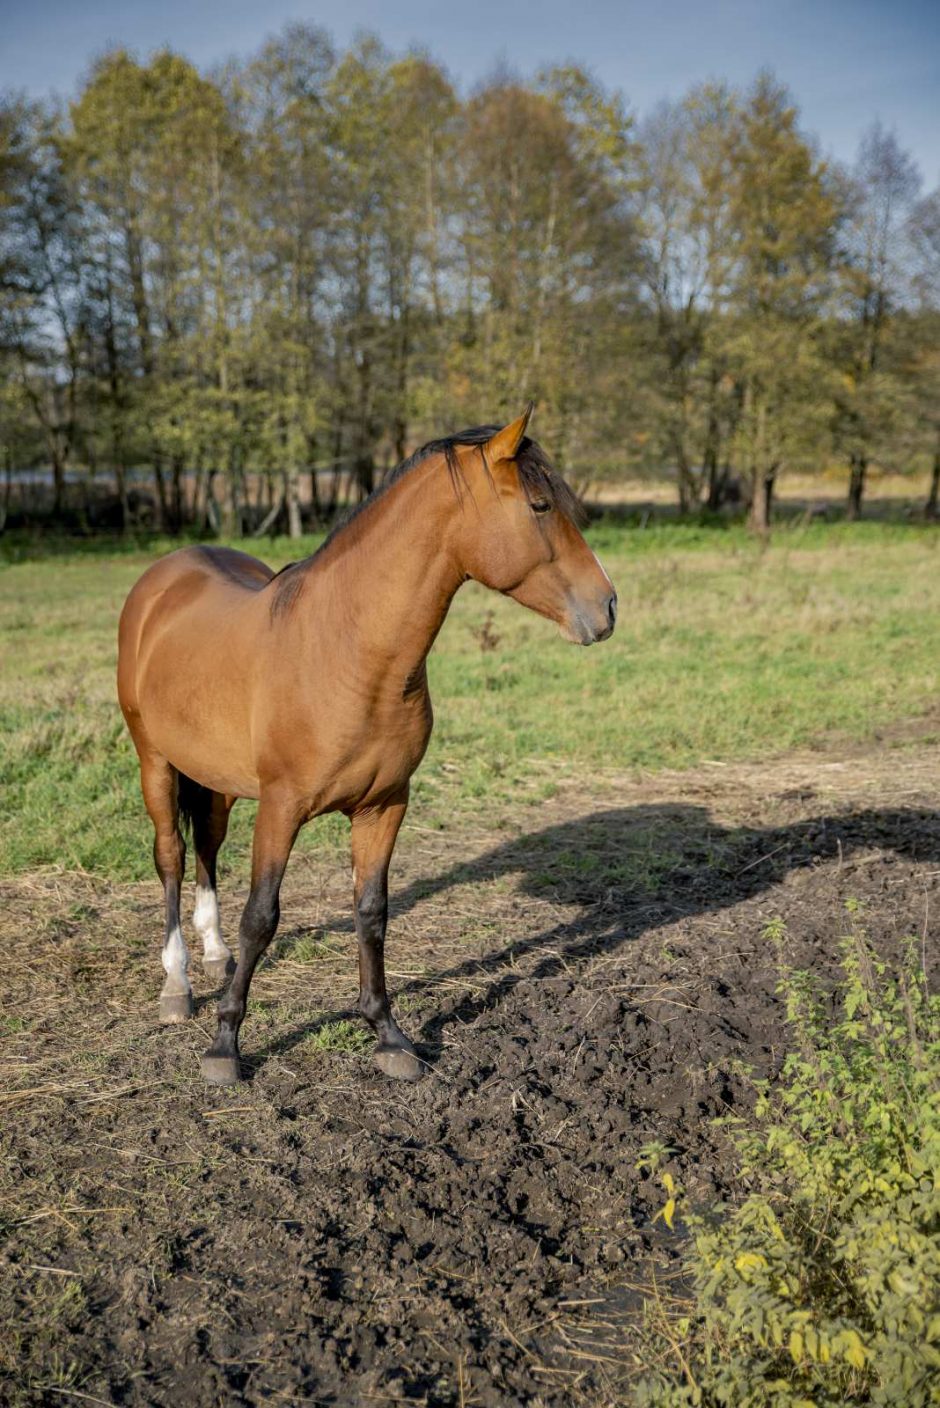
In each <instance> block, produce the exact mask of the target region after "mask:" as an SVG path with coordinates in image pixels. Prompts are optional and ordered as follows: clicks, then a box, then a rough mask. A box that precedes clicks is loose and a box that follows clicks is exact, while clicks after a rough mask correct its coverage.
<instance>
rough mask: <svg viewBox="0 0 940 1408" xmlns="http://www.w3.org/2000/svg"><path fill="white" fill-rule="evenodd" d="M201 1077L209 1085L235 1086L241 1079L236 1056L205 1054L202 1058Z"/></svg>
mask: <svg viewBox="0 0 940 1408" xmlns="http://www.w3.org/2000/svg"><path fill="white" fill-rule="evenodd" d="M202 1075H203V1079H204V1080H207V1081H208V1082H209V1084H210V1085H237V1084H238V1082H239V1080H240V1079H241V1072H240V1071H239V1069H238V1057H237V1056H213V1055H212V1054H211V1053H210V1052H208V1051H207V1052H206V1054H205V1056H203V1058H202Z"/></svg>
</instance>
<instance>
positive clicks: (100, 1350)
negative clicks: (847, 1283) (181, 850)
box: [0, 750, 940, 1408]
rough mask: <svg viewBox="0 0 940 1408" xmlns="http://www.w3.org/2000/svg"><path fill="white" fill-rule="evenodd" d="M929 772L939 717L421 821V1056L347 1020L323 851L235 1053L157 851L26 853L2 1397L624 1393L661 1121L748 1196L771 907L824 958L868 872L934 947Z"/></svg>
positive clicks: (343, 904)
mask: <svg viewBox="0 0 940 1408" xmlns="http://www.w3.org/2000/svg"><path fill="white" fill-rule="evenodd" d="M938 781H940V751H938V750H932V751H931V750H921V751H920V752H919V753H918V754H917V755H916V756H913V755H908V754H905V753H896V754H888V753H886V754H884V755H881V756H880V757H876V758H875V759H867V760H859V759H852V760H848V761H845V760H844V761H842V762H833V761H832V760H824V759H813V758H806V759H803V760H796V761H792V760H791V761H789V762H786V763H780V764H777V765H774V766H772V767H768V768H762V769H761V768H752V769H746V768H719V767H717V766H716V767H714V768H706V769H703V770H701V771H700V772H697V773H696V774H694V775H689V774H686V775H679V774H675V775H667V776H659V777H657V778H655V779H653V780H642V779H641V780H638V781H630V780H624V779H617V778H613V777H609V778H606V779H603V780H601V781H597V780H595V781H594V782H593V783H592V786H591V796H590V801H589V803H587V804H586V802H585V790H584V784H583V782H582V784H581V785H580V787H579V786H577V785H575V784H574V783H572V784H571V785H569V786H567V787H565V788H564V789H563V791H562V792H561V793H560V795H559V796H558V797H556V798H555V799H554V800H553V801H552V802H551V803H548V804H545V805H544V806H542V807H539V808H532V807H530V808H527V809H525V810H524V811H523V812H521V813H520V814H519V815H517V816H515V817H513V818H511V824H510V825H508V826H504V827H503V828H502V829H501V830H500V831H499V832H495V833H493V834H488V835H480V834H477V835H475V836H470V835H468V834H466V833H461V832H460V831H459V830H455V831H454V832H452V833H448V834H441V833H428V832H426V831H424V830H423V829H421V827H420V824H418V825H417V826H415V827H414V828H413V829H412V830H410V831H408V832H406V833H405V834H404V837H403V841H402V844H401V848H400V856H399V861H400V864H399V866H398V873H397V882H396V884H395V886H394V898H393V919H392V925H391V930H390V944H389V952H390V967H391V968H392V970H393V973H394V978H393V984H394V987H395V988H396V990H397V993H398V1005H399V1009H400V1010H401V1012H402V1014H403V1024H404V1025H405V1026H406V1027H407V1028H408V1029H409V1030H410V1032H411V1033H412V1035H413V1036H414V1037H415V1038H416V1039H417V1041H418V1042H419V1044H420V1046H421V1049H422V1051H423V1054H424V1055H425V1056H426V1058H427V1060H428V1062H429V1066H430V1073H429V1075H428V1077H427V1079H426V1080H425V1081H423V1082H422V1083H420V1084H419V1085H417V1086H414V1087H401V1086H396V1085H393V1084H390V1083H389V1082H387V1081H386V1080H385V1079H384V1078H383V1077H381V1076H380V1075H378V1074H377V1073H376V1072H374V1070H373V1068H372V1066H371V1064H370V1062H369V1058H368V1054H367V1053H366V1054H363V1053H362V1052H361V1051H358V1050H356V1049H355V1047H356V1043H355V1041H354V1040H350V1041H349V1042H348V1048H349V1049H342V1048H343V1045H344V1037H343V1034H344V1033H345V1032H346V1031H347V1028H345V1027H343V1026H341V1025H340V1024H341V1023H342V1022H343V1021H344V1020H345V1018H346V1017H348V1015H349V1007H350V1005H351V1002H352V1000H353V998H354V995H355V954H354V944H353V941H352V936H351V926H350V921H349V911H348V898H347V888H348V885H347V878H346V875H345V873H344V871H343V870H342V869H340V868H339V866H338V865H337V864H336V863H335V861H333V860H327V861H323V862H318V861H317V860H316V859H315V858H314V859H310V858H303V859H302V861H301V863H300V864H299V865H298V866H297V867H295V870H294V872H293V873H292V876H291V878H290V880H289V882H288V885H287V887H286V891H285V897H284V898H285V904H284V910H285V915H284V921H283V927H282V935H281V937H280V938H279V939H278V941H277V943H276V945H275V946H274V948H273V949H272V952H271V955H270V957H269V959H268V960H267V962H266V964H265V966H264V967H263V968H262V969H261V970H260V971H259V974H258V977H257V979H256V983H255V986H254V988H253V994H252V997H253V1005H252V1011H251V1014H250V1017H249V1021H248V1023H247V1024H246V1028H245V1033H244V1036H245V1042H244V1045H245V1051H246V1055H247V1057H248V1059H249V1062H250V1065H251V1079H250V1080H249V1081H247V1082H245V1083H244V1084H243V1085H242V1086H240V1087H238V1088H237V1089H235V1090H233V1091H218V1090H211V1089H209V1088H207V1087H205V1086H204V1085H203V1084H202V1082H201V1081H200V1079H199V1076H198V1059H197V1058H198V1053H199V1051H200V1050H201V1049H202V1047H203V1046H204V1045H205V1044H206V1042H207V1040H208V1037H209V1034H210V1030H211V1026H212V1010H213V999H212V997H211V995H210V994H209V993H208V991H205V990H204V1000H203V1001H202V1003H201V1004H200V1010H199V1013H198V1016H197V1021H196V1022H195V1023H194V1024H189V1025H188V1026H186V1027H183V1028H179V1029H164V1028H161V1027H159V1025H158V1024H157V1022H156V1020H155V1016H156V993H157V989H158V984H159V962H158V952H157V950H158V942H159V940H158V935H159V931H160V922H159V905H158V898H157V895H156V893H155V890H156V886H153V887H139V888H137V887H114V886H110V885H107V884H105V883H103V882H97V881H95V880H94V879H92V878H90V877H87V876H84V877H83V876H56V875H50V874H46V875H41V876H35V877H32V878H31V879H30V880H28V881H17V882H13V883H10V884H8V885H7V886H6V887H5V891H4V896H3V900H4V903H3V912H2V920H0V924H2V930H3V934H2V938H3V946H4V953H5V955H6V959H7V961H6V964H5V967H4V971H3V975H2V981H3V983H4V985H5V988H6V991H5V992H4V994H3V1009H2V1011H3V1018H2V1020H3V1024H4V1040H3V1072H4V1080H3V1085H2V1089H0V1107H3V1108H2V1115H3V1137H2V1146H3V1171H2V1175H0V1177H2V1183H0V1195H2V1200H0V1224H2V1246H0V1326H2V1327H3V1328H2V1329H0V1383H2V1384H3V1387H2V1388H0V1397H2V1398H4V1400H5V1401H8V1402H11V1403H16V1404H23V1405H26V1404H39V1403H42V1404H46V1403H50V1404H51V1403H62V1402H65V1401H67V1400H68V1399H69V1398H73V1399H74V1401H89V1400H90V1401H92V1402H104V1403H114V1404H127V1405H134V1408H137V1405H141V1408H142V1405H145V1404H146V1405H153V1404H167V1405H170V1404H172V1405H179V1404H181V1403H185V1404H187V1405H190V1404H192V1405H206V1408H208V1405H210V1404H213V1405H214V1404H217V1403H219V1402H224V1403H226V1404H252V1405H254V1404H261V1403H264V1402H269V1401H278V1402H283V1401H293V1400H298V1401H299V1400H302V1401H306V1402H311V1403H324V1404H337V1405H339V1404H342V1405H358V1404H363V1405H365V1404H374V1403H383V1402H386V1403H394V1402H401V1403H423V1404H428V1405H442V1406H443V1405H450V1404H454V1405H470V1404H474V1405H479V1406H480V1408H487V1406H488V1405H493V1408H496V1405H500V1406H501V1408H502V1405H506V1404H531V1405H543V1406H547V1405H552V1404H558V1405H560V1404H572V1403H573V1404H579V1403H583V1404H597V1405H600V1404H608V1403H610V1404H612V1403H614V1402H615V1401H617V1396H618V1394H619V1393H621V1392H622V1389H623V1385H624V1383H625V1381H626V1380H627V1379H628V1378H629V1377H630V1375H631V1374H632V1372H633V1371H634V1369H635V1367H636V1366H635V1363H634V1360H633V1351H632V1348H631V1324H632V1318H631V1311H632V1307H633V1305H634V1303H635V1299H636V1287H637V1286H638V1285H639V1284H642V1283H644V1282H645V1281H646V1279H647V1277H648V1271H649V1267H650V1265H651V1263H654V1262H655V1263H656V1264H657V1265H658V1266H659V1268H660V1273H662V1269H663V1268H664V1267H665V1269H666V1271H667V1273H668V1266H669V1263H670V1260H671V1259H674V1257H675V1252H676V1247H677V1242H678V1237H679V1236H680V1235H681V1233H678V1232H677V1233H670V1232H669V1231H668V1229H666V1228H665V1227H664V1225H663V1223H662V1221H661V1220H660V1221H656V1222H654V1220H653V1219H654V1217H655V1214H656V1212H657V1210H658V1208H659V1206H660V1203H661V1202H662V1192H661V1188H660V1186H659V1185H658V1183H657V1182H656V1181H655V1179H651V1178H650V1177H649V1176H648V1173H647V1172H646V1171H645V1170H643V1169H642V1168H638V1167H637V1164H638V1162H641V1156H642V1151H643V1150H644V1149H645V1148H646V1147H647V1146H648V1145H649V1144H651V1143H653V1142H657V1143H658V1144H660V1145H667V1146H669V1147H670V1148H671V1149H672V1150H673V1151H674V1153H673V1154H672V1155H671V1162H670V1164H669V1167H670V1168H672V1169H673V1170H674V1172H675V1173H676V1174H677V1175H678V1176H679V1177H680V1178H681V1180H682V1182H683V1184H684V1185H685V1187H686V1188H687V1189H689V1191H690V1194H691V1196H693V1197H695V1198H697V1199H699V1200H702V1201H710V1200H713V1199H715V1198H717V1197H721V1198H725V1197H733V1196H734V1194H735V1191H736V1190H735V1186H734V1173H733V1164H732V1161H731V1160H730V1157H729V1151H728V1149H727V1146H726V1144H725V1143H724V1139H723V1136H722V1134H721V1132H720V1129H718V1128H716V1127H715V1125H714V1124H713V1120H714V1117H715V1116H718V1115H720V1114H722V1113H727V1112H729V1111H738V1112H740V1111H743V1110H746V1109H747V1108H748V1106H749V1103H750V1100H751V1085H750V1079H749V1077H748V1075H747V1073H746V1069H745V1068H750V1069H751V1070H752V1071H754V1072H756V1073H757V1074H761V1075H764V1074H772V1073H773V1072H774V1070H775V1069H776V1068H777V1067H778V1066H779V1063H780V1060H781V1059H782V1055H783V1050H784V1047H783V1042H784V1030H783V1025H782V1021H781V1015H782V1014H781V1007H780V1002H779V1000H778V997H777V994H776V982H777V968H776V954H775V950H774V946H773V945H772V944H770V943H769V942H768V941H767V940H766V939H765V938H764V930H765V927H766V925H767V923H768V921H769V920H770V919H771V918H773V917H777V916H779V917H780V918H782V919H783V921H784V923H785V926H786V933H787V938H786V941H785V949H786V957H787V959H788V961H790V962H791V963H794V964H796V965H798V966H806V967H812V968H813V969H815V970H816V971H818V972H822V973H828V972H831V971H832V970H833V969H834V967H835V963H836V961H837V958H838V942H839V938H840V936H841V935H842V934H844V932H845V931H846V927H847V917H846V913H845V902H846V900H848V899H856V900H860V901H862V902H863V904H864V922H865V924H866V925H867V928H868V930H869V932H870V934H871V936H872V938H873V939H874V940H875V942H876V943H877V944H878V945H879V947H880V948H882V949H883V950H885V951H887V952H889V953H890V952H891V950H892V949H893V947H894V946H895V945H896V944H897V943H898V942H899V941H900V940H902V939H903V938H904V936H906V935H908V934H912V933H913V934H917V935H918V936H919V938H920V940H921V942H923V943H924V945H925V947H926V945H927V940H928V939H929V934H930V930H931V926H932V924H933V920H934V918H935V917H936V915H937V914H938V913H940V893H938V892H940V883H938V882H940V816H938V812H937V809H936V808H937V798H938V796H940V786H938ZM239 898H242V897H239V896H228V897H226V903H225V906H224V908H225V914H226V916H227V917H228V918H229V920H230V927H232V928H234V923H235V918H236V916H237V909H238V900H239ZM311 924H312V925H313V926H314V927H313V929H312V930H311ZM197 976H198V967H197ZM337 1047H339V1048H340V1049H337Z"/></svg>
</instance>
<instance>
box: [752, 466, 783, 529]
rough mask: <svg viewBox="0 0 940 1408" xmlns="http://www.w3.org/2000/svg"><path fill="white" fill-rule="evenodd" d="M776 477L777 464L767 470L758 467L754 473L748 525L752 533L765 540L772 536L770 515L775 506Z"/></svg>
mask: <svg viewBox="0 0 940 1408" xmlns="http://www.w3.org/2000/svg"><path fill="white" fill-rule="evenodd" d="M776 479H777V466H776V465H773V466H772V467H771V468H770V469H767V470H761V469H758V470H756V471H755V473H754V483H753V487H752V491H751V512H750V515H749V517H748V527H749V528H750V530H751V532H752V533H755V534H756V535H757V536H758V537H759V538H763V539H765V540H766V539H767V538H769V537H770V515H771V510H772V508H773V497H774V485H775V483H776Z"/></svg>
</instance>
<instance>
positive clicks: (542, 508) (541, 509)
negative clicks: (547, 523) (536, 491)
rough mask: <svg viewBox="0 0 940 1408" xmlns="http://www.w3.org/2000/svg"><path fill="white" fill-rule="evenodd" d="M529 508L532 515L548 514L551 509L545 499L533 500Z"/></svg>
mask: <svg viewBox="0 0 940 1408" xmlns="http://www.w3.org/2000/svg"><path fill="white" fill-rule="evenodd" d="M529 507H530V508H531V510H532V512H533V513H550V512H551V508H552V506H551V504H550V503H549V502H548V500H547V499H535V500H534V501H533V502H532V503H531V504H530V505H529Z"/></svg>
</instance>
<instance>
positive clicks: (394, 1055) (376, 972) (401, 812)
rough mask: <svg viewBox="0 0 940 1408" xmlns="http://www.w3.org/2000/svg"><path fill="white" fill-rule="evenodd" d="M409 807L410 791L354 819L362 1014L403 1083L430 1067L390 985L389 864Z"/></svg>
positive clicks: (388, 1071) (385, 1065)
mask: <svg viewBox="0 0 940 1408" xmlns="http://www.w3.org/2000/svg"><path fill="white" fill-rule="evenodd" d="M407 806H408V791H407V788H406V789H405V790H404V792H403V793H402V794H401V795H400V796H399V797H397V798H396V799H395V800H394V801H390V802H387V803H384V804H383V805H382V806H380V807H370V808H368V809H367V810H365V811H362V812H358V813H356V814H354V815H353V817H352V862H353V903H354V906H355V912H356V935H357V937H358V940H359V1011H360V1012H361V1013H362V1015H363V1017H365V1019H366V1021H367V1022H368V1023H369V1025H370V1027H371V1028H372V1030H373V1031H374V1032H375V1034H376V1036H377V1037H378V1045H377V1046H376V1048H375V1063H376V1065H377V1066H378V1068H379V1070H380V1071H383V1072H384V1073H385V1075H387V1076H393V1077H395V1078H396V1079H397V1080H418V1079H420V1077H421V1076H422V1075H423V1074H424V1065H423V1062H422V1061H421V1059H420V1058H419V1056H418V1053H417V1051H415V1049H414V1047H413V1046H412V1044H411V1042H410V1041H409V1040H408V1038H407V1037H406V1036H405V1034H404V1032H403V1031H402V1030H401V1028H400V1027H399V1026H398V1023H397V1022H396V1021H395V1019H394V1017H393V1016H392V1010H391V1007H390V1006H389V1001H388V991H387V989H386V987H385V927H386V924H387V922H388V865H389V861H390V860H391V858H392V851H393V849H394V846H395V840H396V837H397V836H398V831H399V828H400V826H401V824H402V821H403V820H404V817H405V811H406V809H407Z"/></svg>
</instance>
